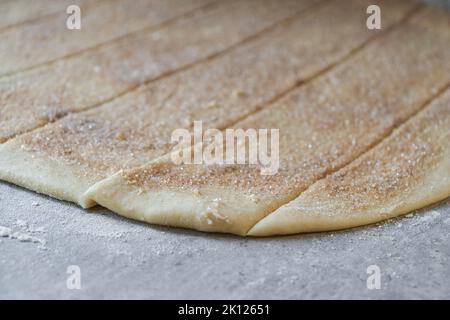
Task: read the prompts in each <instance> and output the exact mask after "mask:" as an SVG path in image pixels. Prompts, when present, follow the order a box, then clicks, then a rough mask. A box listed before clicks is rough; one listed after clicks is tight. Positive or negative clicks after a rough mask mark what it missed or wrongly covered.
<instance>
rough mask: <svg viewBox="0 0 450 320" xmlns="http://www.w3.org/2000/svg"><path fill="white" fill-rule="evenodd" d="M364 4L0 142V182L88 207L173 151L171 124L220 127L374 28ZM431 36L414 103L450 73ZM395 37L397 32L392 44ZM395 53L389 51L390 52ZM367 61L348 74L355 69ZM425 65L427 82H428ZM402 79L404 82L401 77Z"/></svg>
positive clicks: (281, 30)
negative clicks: (120, 177) (129, 172)
mask: <svg viewBox="0 0 450 320" xmlns="http://www.w3.org/2000/svg"><path fill="white" fill-rule="evenodd" d="M369 3H371V0H364V1H360V0H358V1H345V3H343V2H341V1H334V2H331V3H329V4H327V5H325V6H321V7H317V8H315V9H313V10H311V11H310V12H309V14H306V15H299V16H297V17H296V18H295V19H292V20H290V21H287V22H286V23H282V24H280V25H279V26H277V27H276V28H274V29H272V30H270V31H267V32H265V33H264V34H262V35H261V36H259V37H256V38H255V39H253V40H252V41H250V42H248V43H246V44H242V45H241V46H238V47H237V48H235V49H233V50H231V51H229V52H227V54H224V55H221V56H219V57H216V58H215V59H211V60H209V61H207V62H205V63H202V64H198V65H196V66H194V67H193V68H190V69H188V70H186V71H184V72H180V73H177V74H174V75H172V76H170V77H167V78H165V79H160V80H159V81H156V82H154V83H152V84H150V85H146V86H143V87H141V88H140V89H139V90H136V91H134V92H131V93H128V94H126V95H124V96H122V97H121V98H119V99H116V100H114V101H113V102H111V103H108V104H105V105H102V106H100V107H98V108H96V109H91V110H88V111H85V112H82V113H78V114H72V115H69V116H68V117H66V118H64V119H61V120H60V121H57V122H56V123H53V124H49V125H47V126H45V127H43V128H41V129H38V130H35V131H33V132H31V133H29V134H24V135H22V136H19V137H17V138H15V139H12V140H10V141H8V142H7V143H5V144H4V145H2V146H0V178H1V179H3V180H6V181H9V182H12V183H15V184H19V185H21V186H24V187H26V188H30V189H32V190H35V191H38V192H42V193H45V194H49V195H52V196H54V197H57V198H59V199H63V200H69V201H74V202H77V203H79V204H80V205H82V206H90V205H93V204H94V203H93V201H92V200H91V199H89V198H87V197H85V196H84V192H85V191H86V190H87V189H88V188H89V187H91V186H92V185H94V184H95V183H96V182H98V181H100V180H102V179H105V178H107V177H108V176H110V175H112V174H114V173H116V172H118V171H119V170H121V169H130V168H133V167H137V166H140V165H142V164H145V163H147V162H149V161H151V160H153V159H155V158H158V157H160V156H162V155H164V154H166V153H167V152H170V150H172V148H173V146H174V143H172V142H171V134H172V131H173V130H175V129H177V128H190V127H191V125H192V122H193V121H194V120H202V121H203V123H204V127H205V128H206V127H213V128H220V129H223V128H226V127H228V126H230V125H232V124H233V123H235V122H237V121H238V120H239V119H241V118H242V117H244V116H246V115H248V114H249V113H252V112H255V111H257V110H258V109H260V108H262V106H265V105H267V104H268V103H269V102H270V101H272V100H273V99H276V98H277V97H278V96H280V95H282V94H283V93H285V92H286V91H288V90H290V89H292V88H293V87H295V86H296V84H298V83H299V82H302V81H307V80H308V79H309V78H311V77H313V76H314V75H317V74H318V73H320V72H323V70H324V69H326V68H328V67H330V66H331V65H333V64H335V63H337V62H338V61H339V60H340V59H342V58H343V57H346V56H347V55H349V54H350V53H352V52H353V51H354V50H355V48H358V47H359V46H361V44H362V43H364V42H365V41H367V40H368V39H370V38H371V37H374V36H375V35H377V34H379V33H378V32H374V31H372V30H368V29H367V28H361V25H364V23H365V19H366V13H365V8H366V7H367V5H368V4H369ZM383 3H384V2H383ZM399 3H400V2H395V3H393V2H392V1H386V2H385V6H386V7H384V10H386V12H387V13H388V12H389V14H387V15H386V16H385V18H384V20H383V21H384V25H385V26H387V25H389V24H392V23H395V22H398V21H399V20H401V19H402V18H404V16H405V15H406V14H408V13H410V12H411V8H412V7H411V6H410V4H409V2H408V4H407V5H400V4H399ZM413 28H414V27H413ZM415 28H417V27H415ZM420 34H421V35H422V37H423V36H426V35H427V33H425V34H423V33H420ZM412 39H414V37H413V38H412ZM436 39H437V40H436V44H435V45H436V49H432V48H428V47H424V48H423V50H424V52H429V53H430V54H431V53H434V52H436V54H437V59H441V60H442V61H441V60H436V61H435V62H437V63H436V64H435V65H434V64H430V66H428V68H422V67H420V64H418V63H417V61H416V60H415V59H409V60H407V61H405V62H404V64H405V65H407V64H409V63H413V64H414V68H412V69H411V74H410V76H411V77H412V76H414V77H417V78H419V79H423V80H424V83H422V80H420V81H417V82H416V83H415V84H414V85H413V86H412V87H411V88H416V89H415V90H416V91H418V92H419V94H418V96H417V97H418V99H416V100H414V99H413V101H416V102H417V101H422V100H421V99H423V98H424V97H426V96H428V95H429V91H430V90H431V89H432V88H434V86H438V85H439V84H440V83H441V81H442V80H444V79H448V78H450V75H449V74H448V73H444V70H442V63H443V62H445V61H446V59H445V58H440V55H444V56H445V54H447V53H448V52H446V51H445V50H442V49H441V47H442V44H441V43H440V42H439V41H440V40H439V39H440V38H439V37H436ZM406 40H410V39H406ZM438 40H439V41H438ZM441 40H444V39H441ZM396 41H398V39H397V38H395V37H394V38H393V39H392V40H391V42H394V43H395V42H396ZM388 43H390V42H388ZM446 44H447V43H446V42H445V45H446ZM411 49H412V48H411ZM415 49H416V48H415V47H414V50H415ZM396 51H397V48H393V50H389V52H390V54H391V55H395V54H396ZM407 51H408V50H407ZM408 52H409V51H408ZM441 52H442V53H441ZM368 58H372V56H371V55H370V56H369V57H368ZM375 58H376V57H375ZM378 60H379V59H378ZM366 63H367V62H366V61H363V62H362V63H360V64H359V66H358V69H349V70H350V71H352V72H353V71H357V72H359V68H361V67H364V66H365V64H366ZM389 67H391V66H390V65H389ZM435 69H436V70H435ZM431 70H433V72H434V74H433V80H434V82H435V84H433V86H432V87H431V86H430V85H429V84H427V83H426V82H425V80H427V79H428V78H429V77H430V76H431V75H430V72H431ZM399 81H400V82H402V81H407V79H403V77H400V78H399ZM400 82H399V83H397V84H398V85H399V84H400ZM317 89H318V90H319V91H322V89H321V88H317ZM411 90H413V89H411ZM415 97H416V96H415ZM313 100H314V99H311V101H313ZM274 119H275V118H274Z"/></svg>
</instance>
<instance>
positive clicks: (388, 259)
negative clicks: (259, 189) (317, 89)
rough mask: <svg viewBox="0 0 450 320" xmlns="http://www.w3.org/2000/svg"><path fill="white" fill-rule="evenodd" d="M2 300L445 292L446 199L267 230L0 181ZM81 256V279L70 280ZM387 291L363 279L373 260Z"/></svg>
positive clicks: (448, 292)
mask: <svg viewBox="0 0 450 320" xmlns="http://www.w3.org/2000/svg"><path fill="white" fill-rule="evenodd" d="M0 226H2V227H0V234H2V233H3V237H0V298H3V299H4V298H13V299H16V298H62V299H65V298H75V299H86V298H99V299H105V298H135V299H141V298H153V299H178V298H180V299H215V298H220V299H246V298H248V299H303V298H313V299H314V298H324V299H330V298H338V299H341V298H358V299H373V298H394V299H396V298H450V268H449V263H450V258H449V257H450V232H449V231H450V199H448V200H447V201H444V202H442V203H440V204H437V205H435V206H432V207H429V208H427V209H425V210H419V211H418V212H416V213H414V214H410V215H408V216H405V217H403V218H398V219H394V220H390V221H388V222H384V223H380V224H377V225H372V226H368V227H362V228H358V229H352V230H347V231H340V232H331V233H322V234H307V235H298V236H289V237H276V238H275V237H274V238H265V239H255V238H240V237H235V236H229V235H221V234H205V233H200V232H195V231H189V230H181V229H173V228H165V227H158V226H151V225H145V224H141V223H137V222H133V221H130V220H126V219H123V218H121V217H118V216H117V215H115V214H113V213H111V212H109V211H108V210H105V209H101V208H95V209H93V210H90V211H88V212H86V211H84V210H82V209H81V208H79V207H77V206H75V205H72V204H69V203H65V202H60V201H57V200H54V199H51V198H48V197H46V196H41V195H38V194H35V193H33V192H30V191H26V190H24V189H21V188H18V187H15V186H12V185H9V184H6V183H0ZM70 265H76V266H79V268H80V272H81V278H80V279H81V289H80V290H76V289H75V290H74V289H68V288H67V284H66V282H67V279H68V277H69V276H70V275H69V274H67V268H68V266H70ZM370 265H376V266H378V267H379V268H380V271H381V289H379V290H378V289H373V290H369V289H368V288H367V278H368V277H369V275H368V274H367V267H368V266H370Z"/></svg>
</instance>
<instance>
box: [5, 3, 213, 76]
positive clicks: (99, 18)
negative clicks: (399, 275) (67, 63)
mask: <svg viewBox="0 0 450 320" xmlns="http://www.w3.org/2000/svg"><path fill="white" fill-rule="evenodd" d="M208 2H211V1H209V0H183V1H180V0H134V1H129V0H108V1H97V2H96V3H93V4H92V5H91V4H88V3H86V4H85V6H81V30H75V31H73V30H68V29H67V28H66V19H67V17H68V15H67V13H66V7H63V8H62V10H61V11H59V12H58V13H57V14H55V15H50V16H48V17H44V18H43V19H38V20H36V21H32V22H30V23H27V24H23V25H20V26H18V27H17V28H11V29H6V30H4V31H3V32H0V61H1V63H0V76H1V75H4V74H11V73H13V72H17V71H19V70H23V69H27V68H30V67H33V66H37V65H39V64H42V63H48V62H51V61H54V60H55V59H58V58H61V57H63V56H67V55H71V54H74V53H77V52H80V51H83V50H85V49H88V48H91V47H94V46H97V45H99V44H101V43H104V42H107V41H111V40H113V39H117V38H119V37H122V36H125V35H127V34H129V33H131V32H134V31H138V30H141V29H144V28H149V27H151V26H156V25H158V24H160V23H163V22H165V21H168V20H170V19H173V18H175V17H177V16H180V15H183V14H185V13H187V12H189V11H192V10H194V9H196V8H199V7H201V6H203V5H206V4H207V3H208ZM72 4H76V3H72Z"/></svg>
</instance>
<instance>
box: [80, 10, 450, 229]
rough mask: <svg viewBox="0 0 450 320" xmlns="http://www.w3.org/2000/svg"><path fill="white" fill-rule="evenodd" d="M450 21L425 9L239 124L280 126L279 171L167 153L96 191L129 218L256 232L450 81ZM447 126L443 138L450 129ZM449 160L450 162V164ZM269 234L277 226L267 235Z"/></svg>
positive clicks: (105, 203) (94, 190) (97, 198)
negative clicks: (181, 161) (187, 160)
mask: <svg viewBox="0 0 450 320" xmlns="http://www.w3.org/2000/svg"><path fill="white" fill-rule="evenodd" d="M449 21H450V20H449V15H448V14H447V13H442V12H438V11H435V10H432V9H426V10H423V11H422V12H421V13H420V14H418V15H416V16H414V17H413V18H412V19H411V20H410V21H408V22H407V23H406V24H405V25H402V26H401V27H399V28H398V29H396V30H395V31H393V32H392V33H390V34H388V35H386V36H385V37H384V38H382V39H380V40H379V41H375V42H373V43H372V44H371V45H369V46H368V47H366V48H365V49H364V50H362V51H361V52H360V53H358V54H357V55H355V56H354V57H352V59H350V60H348V61H346V62H345V63H344V64H342V65H340V66H338V67H337V68H335V69H334V70H332V71H331V72H329V73H327V74H325V75H324V76H322V77H320V78H317V79H315V80H314V81H313V82H311V83H310V84H308V85H306V86H303V87H301V88H300V89H298V90H296V91H294V92H292V93H290V94H289V95H287V96H286V97H285V98H283V99H282V100H280V101H278V102H277V103H275V104H274V105H272V106H270V107H269V108H266V109H264V110H263V111H261V112H259V113H256V114H254V115H252V116H251V117H249V118H247V119H246V120H244V121H242V122H240V123H238V124H236V125H235V126H234V127H236V128H244V129H246V128H280V171H279V172H278V174H276V175H274V176H261V175H260V171H259V168H258V167H250V166H202V165H175V164H173V163H172V162H171V161H170V159H165V158H162V159H159V160H158V161H154V162H152V163H149V164H147V165H144V166H142V167H140V168H134V169H130V170H125V171H123V172H120V173H117V174H116V175H114V176H113V177H110V178H108V179H105V180H104V181H102V182H100V183H98V184H96V185H95V186H94V187H92V188H91V189H90V190H89V192H88V194H87V195H88V197H91V198H92V199H93V200H95V201H96V202H97V203H99V204H101V205H103V206H105V207H107V208H110V209H112V210H113V211H115V212H117V213H119V214H121V215H123V216H126V217H129V218H133V219H138V220H144V221H147V222H150V223H156V224H165V225H171V226H178V227H185V228H193V229H197V230H201V231H208V232H229V233H235V234H239V235H246V234H247V232H248V230H249V229H250V228H252V227H253V225H255V224H256V223H257V222H258V221H260V220H261V219H263V218H264V217H265V216H266V215H268V214H270V213H271V212H272V211H273V210H274V208H277V207H279V206H281V205H283V204H285V203H287V202H289V201H290V200H293V199H294V198H295V197H297V195H298V194H300V193H301V192H302V191H304V190H305V189H307V187H308V186H310V185H311V184H312V183H314V182H315V181H317V180H318V179H321V178H322V177H324V176H326V175H327V174H328V173H330V172H333V171H335V170H337V169H339V168H341V167H343V166H345V165H346V164H348V163H351V162H352V161H353V160H354V159H356V158H357V157H359V156H360V155H361V154H363V153H364V152H366V151H367V150H369V149H371V148H372V146H374V145H375V144H377V143H379V142H380V141H382V140H383V139H384V138H386V137H387V136H388V135H389V134H390V133H391V132H392V130H393V129H395V128H396V127H398V126H399V125H400V124H402V123H403V122H405V121H407V120H408V119H409V118H410V117H412V116H413V115H415V114H416V113H417V112H419V111H420V110H421V109H422V108H424V106H425V105H426V104H427V103H428V102H429V101H430V99H433V97H435V96H436V95H437V94H439V92H440V91H441V90H444V89H445V88H446V87H448V84H449V82H450V75H449V74H448V72H447V70H449V68H450V52H449V51H448V50H446V49H445V48H447V47H448V43H449V40H450V34H449V32H448V30H449V29H448V25H449ZM425 44H427V45H425ZM360 70H364V72H360ZM404 88H408V90H407V91H405V90H404ZM399 92H402V95H399V94H398V93H399ZM442 108H448V104H444V106H443V107H442ZM443 116H445V117H446V115H445V114H443ZM434 117H435V118H438V117H439V116H438V115H435V116H434ZM427 124H430V123H429V122H427V121H425V122H424V124H423V125H427ZM445 124H446V122H442V125H443V126H445ZM425 130H426V129H425ZM439 132H440V131H439V130H438V131H437V133H438V134H439ZM441 132H442V131H441ZM443 134H444V135H443V136H442V137H440V139H444V138H446V137H448V134H447V133H446V132H443ZM439 141H441V140H439ZM436 143H437V142H436ZM385 160H386V161H389V159H385ZM443 164H444V167H443V168H444V169H445V168H446V167H445V166H446V165H448V162H447V163H446V162H443ZM438 172H439V173H441V174H443V173H445V170H443V169H442V170H438ZM447 182H448V180H446V179H443V180H442V183H443V186H444V189H443V190H444V193H441V192H440V191H439V190H438V191H439V192H437V193H436V195H438V196H439V197H441V195H445V190H446V189H445V188H446V187H447V188H448V185H447ZM447 191H448V189H447ZM412 203H413V202H412ZM213 204H217V205H216V206H215V207H214V208H215V209H214V210H212V209H211V206H212V205H213ZM413 204H414V203H413ZM408 209H412V207H409V208H408ZM169 213H170V214H169ZM271 216H272V215H269V218H268V219H271ZM214 217H219V218H217V219H214ZM263 221H264V220H263ZM290 222H291V221H287V222H286V223H287V224H289V223H290ZM318 223H320V222H318ZM324 229H325V228H324ZM255 230H256V229H255ZM298 230H300V231H302V230H301V229H298ZM298 230H297V231H298ZM275 233H276V232H275ZM252 234H254V235H259V234H258V233H256V232H253V231H252ZM269 234H272V229H271V228H270V226H269V227H268V228H267V229H266V230H265V233H261V235H269Z"/></svg>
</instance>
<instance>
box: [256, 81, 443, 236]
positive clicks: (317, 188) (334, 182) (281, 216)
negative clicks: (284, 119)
mask: <svg viewBox="0 0 450 320" xmlns="http://www.w3.org/2000/svg"><path fill="white" fill-rule="evenodd" d="M449 196H450V90H448V91H447V92H446V94H445V95H444V96H442V97H441V98H439V99H437V100H436V101H435V102H434V103H433V104H432V105H431V106H429V107H428V108H427V109H426V110H424V111H422V112H421V113H419V114H418V115H417V116H415V117H414V118H412V119H411V120H409V121H408V122H407V123H405V124H404V125H403V126H402V127H401V128H399V129H398V130H396V131H395V133H394V134H393V135H392V136H391V137H389V138H388V139H386V140H385V141H383V142H382V143H381V144H380V145H378V146H377V147H376V148H374V149H372V150H370V151H369V152H368V153H366V154H364V155H363V156H362V157H360V158H358V159H357V160H355V161H354V162H352V163H351V164H350V165H348V166H346V167H344V168H343V169H341V170H339V171H337V172H336V173H333V174H331V175H330V176H328V177H327V178H325V179H323V180H320V181H318V182H316V183H315V184H314V185H312V186H311V187H310V188H308V190H306V191H305V192H304V193H302V194H301V195H300V196H299V197H298V198H296V199H295V200H293V201H291V202H290V203H288V204H286V205H284V206H282V207H281V208H279V209H278V210H276V211H275V212H273V213H271V214H270V215H268V216H267V217H265V218H264V219H263V220H261V221H259V222H258V223H257V224H256V225H255V226H254V227H253V228H252V229H251V230H250V231H249V233H248V234H249V235H252V236H268V235H274V234H293V233H300V232H315V231H329V230H338V229H344V228H351V227H356V226H361V225H365V224H370V223H374V222H378V221H381V220H385V219H388V218H392V217H396V216H399V215H401V214H405V213H408V212H410V211H412V210H415V209H419V208H422V207H424V206H426V205H429V204H432V203H434V202H437V201H440V200H443V199H445V198H447V197H449Z"/></svg>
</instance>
